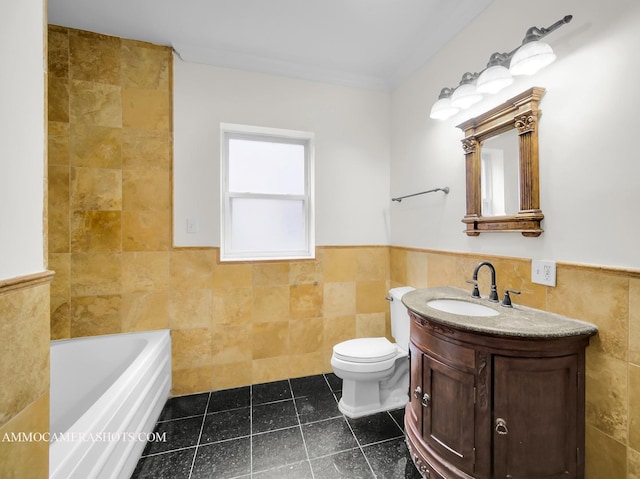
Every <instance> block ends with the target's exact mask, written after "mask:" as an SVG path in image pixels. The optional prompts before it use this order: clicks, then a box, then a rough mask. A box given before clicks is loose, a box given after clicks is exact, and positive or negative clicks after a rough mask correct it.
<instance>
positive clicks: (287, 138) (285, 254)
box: [220, 123, 315, 262]
mask: <svg viewBox="0 0 640 479" xmlns="http://www.w3.org/2000/svg"><path fill="white" fill-rule="evenodd" d="M230 139H250V140H257V141H267V142H272V143H287V144H300V145H303V146H304V152H305V154H304V157H305V158H304V162H305V165H304V182H305V185H304V190H305V193H304V194H297V195H296V194H270V193H252V192H232V191H229V140H230ZM220 147H221V148H220V150H221V151H220V261H221V262H228V261H269V260H295V259H313V258H315V218H314V209H315V208H314V134H313V132H307V131H298V130H286V129H280V128H267V127H258V126H249V125H237V124H231V123H221V124H220ZM234 198H252V199H267V200H268V199H284V200H301V201H303V204H304V247H303V248H302V249H300V250H289V251H267V250H263V251H250V252H247V251H234V250H233V249H232V248H231V245H232V229H231V220H232V210H231V201H232V199H234Z"/></svg>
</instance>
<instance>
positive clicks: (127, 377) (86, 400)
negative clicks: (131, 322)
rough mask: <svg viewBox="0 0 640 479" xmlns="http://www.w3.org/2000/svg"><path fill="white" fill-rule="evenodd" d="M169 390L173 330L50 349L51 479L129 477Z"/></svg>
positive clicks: (64, 343) (75, 342)
mask: <svg viewBox="0 0 640 479" xmlns="http://www.w3.org/2000/svg"><path fill="white" fill-rule="evenodd" d="M170 389H171V336H170V334H169V330H161V331H148V332H141V333H129V334H113V335H105V336H92V337H87V338H79V339H64V340H58V341H52V342H51V397H50V399H51V410H50V411H51V412H50V432H51V444H50V447H49V477H50V478H51V479H54V478H56V479H57V478H59V479H72V478H81V479H90V478H114V479H116V478H117V479H121V478H128V477H130V476H131V473H132V472H133V470H134V469H135V466H136V463H137V461H138V459H139V457H140V455H141V454H142V450H143V449H144V446H145V440H144V437H145V436H146V433H151V432H152V431H153V427H154V424H155V422H156V421H157V419H158V416H159V415H160V412H161V411H162V407H163V406H164V403H165V402H166V400H167V398H168V396H169V391H170ZM114 438H115V440H114Z"/></svg>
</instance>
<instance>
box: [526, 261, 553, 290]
mask: <svg viewBox="0 0 640 479" xmlns="http://www.w3.org/2000/svg"><path fill="white" fill-rule="evenodd" d="M531 282H533V283H538V284H544V285H546V286H555V285H556V262H555V261H547V260H539V259H533V260H531Z"/></svg>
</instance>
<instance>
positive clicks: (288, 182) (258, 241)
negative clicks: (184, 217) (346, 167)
mask: <svg viewBox="0 0 640 479" xmlns="http://www.w3.org/2000/svg"><path fill="white" fill-rule="evenodd" d="M221 132H222V161H221V165H222V173H221V179H222V187H221V195H222V199H221V200H222V201H221V205H222V206H221V208H222V211H221V220H222V227H221V232H222V237H221V253H220V259H221V260H222V261H232V260H260V259H264V260H267V259H299V258H313V257H314V253H315V241H314V235H313V188H312V185H313V134H312V133H308V132H299V131H291V130H276V129H272V128H257V127H248V126H241V125H229V124H223V125H222V126H221Z"/></svg>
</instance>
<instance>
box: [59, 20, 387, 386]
mask: <svg viewBox="0 0 640 479" xmlns="http://www.w3.org/2000/svg"><path fill="white" fill-rule="evenodd" d="M49 45H50V47H49V70H50V80H49V83H50V85H49V91H50V101H49V178H50V183H49V205H48V206H49V222H50V236H49V265H50V268H51V269H53V270H55V271H56V272H57V276H56V279H55V281H54V283H53V285H52V292H51V334H52V338H68V337H78V336H87V335H96V334H109V333H119V332H128V331H138V330H147V329H158V328H170V329H171V330H172V339H173V373H174V376H173V393H174V394H184V393H191V392H196V391H204V390H209V389H220V388H226V387H232V386H239V385H245V384H251V383H257V382H263V381H271V380H276V379H283V378H287V377H292V376H303V375H307V374H313V373H317V372H321V371H328V370H330V365H329V358H330V352H331V348H332V346H333V344H335V343H336V342H338V341H341V340H343V339H348V338H352V337H356V336H368V335H371V334H377V335H384V334H385V333H387V331H388V327H387V324H388V314H387V309H388V307H387V304H386V302H385V301H384V297H385V296H386V290H387V286H388V278H389V257H388V248H387V247H386V246H384V247H355V248H352V247H346V248H329V247H320V248H318V249H317V258H316V260H313V261H292V262H270V263H235V264H220V262H219V260H218V249H217V248H207V249H197V248H195V249H174V248H172V246H171V158H172V153H171V141H172V138H171V132H172V130H171V123H170V118H171V50H170V49H169V48H166V47H159V46H155V45H149V44H145V43H140V42H134V41H129V40H123V39H119V38H114V37H108V36H104V35H98V34H94V33H89V32H83V31H78V30H72V29H67V28H61V27H56V26H50V27H49Z"/></svg>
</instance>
